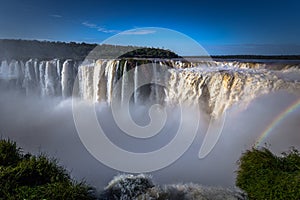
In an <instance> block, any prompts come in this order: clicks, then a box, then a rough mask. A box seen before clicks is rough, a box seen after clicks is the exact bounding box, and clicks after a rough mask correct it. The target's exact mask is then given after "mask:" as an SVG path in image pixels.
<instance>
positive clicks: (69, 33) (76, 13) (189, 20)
mask: <svg viewBox="0 0 300 200" xmlns="http://www.w3.org/2000/svg"><path fill="white" fill-rule="evenodd" d="M0 5H1V6H0V27H1V28H0V38H22V39H39V40H54V41H76V42H88V43H101V42H102V41H104V40H106V39H107V38H109V37H111V36H113V35H115V34H117V33H120V32H121V31H125V30H128V29H133V28H141V27H163V28H168V29H172V30H176V31H179V32H181V33H184V34H186V35H188V36H189V37H191V38H193V39H194V40H195V41H197V42H198V43H199V44H201V45H202V46H203V47H205V49H206V50H207V51H208V52H209V53H210V54H254V53H256V54H258V53H259V54H300V39H299V35H300V22H299V20H300V12H299V10H300V2H299V1H296V0H286V1H267V0H261V1H259V0H252V1H241V0H239V1H237V0H226V1H216V0H210V1H201V0H198V1H196V0H193V1H190V0H185V1H163V0H160V1H158V0H151V1H150V0H148V1H143V0H128V1H124V0H123V1H121V0H109V1H104V0H97V1H92V0H87V1H76V0H72V1H71V0H65V1H63V0H61V1H56V0H51V1H49V0H6V1H4V0H0ZM140 31H142V32H139V33H138V32H136V33H132V34H133V35H134V34H135V35H150V34H154V33H153V32H152V33H151V31H149V30H147V29H145V30H140ZM257 52H258V53H257Z"/></svg>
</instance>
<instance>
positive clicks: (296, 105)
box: [254, 99, 300, 148]
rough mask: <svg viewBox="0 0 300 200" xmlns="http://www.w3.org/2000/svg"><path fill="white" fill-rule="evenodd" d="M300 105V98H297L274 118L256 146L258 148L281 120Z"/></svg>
mask: <svg viewBox="0 0 300 200" xmlns="http://www.w3.org/2000/svg"><path fill="white" fill-rule="evenodd" d="M299 106H300V99H298V100H296V101H295V102H294V103H292V104H291V105H290V106H288V107H287V108H286V109H285V110H284V111H282V112H281V113H280V114H278V115H277V116H276V118H275V119H274V120H272V122H271V123H270V124H269V125H268V126H267V127H266V128H265V130H264V131H263V132H262V134H261V135H260V136H259V137H258V138H257V140H256V142H255V144H254V147H255V148H257V147H258V146H259V145H260V144H261V143H262V141H263V140H264V139H265V138H266V137H267V136H268V134H269V133H270V132H271V131H272V130H273V129H274V128H275V127H276V125H277V124H278V123H279V122H281V121H282V120H283V119H284V118H285V117H286V116H288V115H289V114H290V113H292V112H293V111H294V110H296V109H297V108H298V107H299Z"/></svg>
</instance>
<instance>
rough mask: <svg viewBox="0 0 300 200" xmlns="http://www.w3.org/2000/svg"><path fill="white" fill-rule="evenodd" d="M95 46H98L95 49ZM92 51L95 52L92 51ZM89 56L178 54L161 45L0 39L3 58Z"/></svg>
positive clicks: (140, 56)
mask: <svg viewBox="0 0 300 200" xmlns="http://www.w3.org/2000/svg"><path fill="white" fill-rule="evenodd" d="M95 47H97V48H96V49H95ZM92 50H93V53H92V54H90V52H91V51H92ZM88 55H89V57H90V58H95V59H99V58H116V56H117V57H122V58H125V57H130V58H131V57H138V58H178V55H177V54H175V53H173V52H171V51H170V50H164V49H158V48H148V47H135V46H118V45H107V44H103V45H97V44H87V43H75V42H70V43H66V42H50V41H37V40H10V39H2V40H0V59H1V60H3V59H16V60H28V59H30V58H36V59H43V60H47V59H54V58H59V59H73V60H84V59H85V58H86V57H87V56H88Z"/></svg>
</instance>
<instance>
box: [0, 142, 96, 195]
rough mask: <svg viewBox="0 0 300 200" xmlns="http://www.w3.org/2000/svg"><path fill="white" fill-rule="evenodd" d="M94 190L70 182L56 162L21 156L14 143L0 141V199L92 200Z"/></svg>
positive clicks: (42, 156) (38, 157)
mask: <svg viewBox="0 0 300 200" xmlns="http://www.w3.org/2000/svg"><path fill="white" fill-rule="evenodd" d="M93 192H94V190H93V189H92V188H91V187H89V186H87V185H86V184H84V183H82V182H81V183H77V182H75V181H73V180H71V178H70V176H69V174H68V173H67V171H66V170H65V169H64V168H62V167H60V166H58V164H57V161H56V160H54V159H49V158H47V157H46V156H45V155H40V156H33V155H30V154H26V155H23V154H22V153H21V149H20V148H18V147H17V145H16V143H15V142H12V141H10V140H0V199H11V200H14V199H33V200H34V199H70V200H71V199H76V200H77V199H83V200H85V199H95V197H94V194H93Z"/></svg>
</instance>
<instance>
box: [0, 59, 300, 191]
mask: <svg viewBox="0 0 300 200" xmlns="http://www.w3.org/2000/svg"><path fill="white" fill-rule="evenodd" d="M0 64H1V66H0V91H1V95H0V110H1V115H0V129H1V130H0V131H1V133H0V134H2V135H1V136H4V137H9V138H11V139H13V140H16V141H17V142H18V144H19V145H20V146H21V147H23V148H24V151H25V152H27V151H31V152H34V153H39V152H41V151H42V152H47V154H49V155H50V156H51V157H52V156H54V157H56V158H58V159H59V161H60V163H61V164H62V165H64V166H66V168H67V169H69V170H70V171H72V175H73V176H74V177H76V179H77V180H81V179H82V178H85V179H86V180H87V181H88V183H91V184H92V185H93V186H96V187H97V188H99V189H100V190H102V189H103V187H104V186H105V185H107V183H108V182H109V180H111V179H112V177H113V176H116V175H117V174H118V173H120V172H119V171H117V170H114V169H111V168H109V167H107V166H105V165H103V164H102V163H101V162H98V161H97V160H96V159H95V158H94V157H92V155H91V154H90V153H89V152H88V151H87V150H86V148H85V147H84V145H83V144H82V141H81V140H80V138H79V136H78V133H77V129H76V126H75V124H74V118H73V110H72V102H71V101H70V99H69V97H72V95H74V96H75V97H76V99H78V98H79V99H83V100H84V102H90V101H91V102H101V103H99V104H97V106H95V107H96V110H97V114H98V121H99V124H100V125H101V126H102V128H103V129H104V131H105V133H107V137H108V138H109V139H110V140H111V141H112V142H113V143H115V144H116V145H118V146H120V147H121V148H123V149H126V150H128V151H131V152H138V153H144V152H150V151H154V150H157V149H159V148H162V147H164V146H165V145H166V144H168V143H169V141H170V140H172V138H174V136H175V135H176V133H177V129H178V127H179V125H180V124H181V121H180V119H181V118H180V113H179V114H178V113H177V110H176V109H175V111H173V110H171V111H170V113H168V114H169V115H168V118H167V121H166V124H165V126H164V128H163V129H162V131H161V133H159V134H158V135H156V136H154V137H152V138H149V139H147V140H143V139H137V138H133V137H129V136H128V135H126V134H124V132H122V130H120V128H119V127H118V126H117V125H116V123H115V121H114V116H113V115H112V113H111V110H110V104H112V103H113V102H114V100H117V102H119V103H124V102H126V101H131V102H134V103H137V105H140V104H143V102H147V101H151V102H158V103H160V104H162V105H170V106H171V107H172V106H173V105H174V106H173V107H175V108H176V105H178V104H181V103H186V104H199V105H200V106H201V109H202V110H204V111H206V112H207V113H209V114H210V115H211V116H213V117H216V118H218V117H219V116H220V115H221V114H222V113H224V112H225V111H226V110H229V111H228V114H227V118H226V122H225V125H224V129H223V132H222V135H221V136H220V139H219V141H218V143H217V144H216V146H215V147H214V149H213V150H212V152H211V153H210V154H209V155H208V156H207V157H206V158H205V159H198V157H197V156H198V153H199V149H200V147H201V145H202V143H203V142H202V141H203V139H204V138H205V130H206V129H207V121H205V120H206V119H205V120H202V118H201V120H200V123H199V128H198V130H197V137H196V138H195V141H194V142H193V144H192V145H191V147H190V148H189V149H188V151H186V152H185V154H184V155H183V156H182V157H180V159H178V160H177V161H176V162H174V163H173V164H172V165H170V166H168V167H166V168H164V169H161V170H158V171H155V172H153V173H151V174H153V178H154V179H155V180H156V181H157V182H158V184H176V183H180V182H185V183H187V182H194V183H199V184H203V185H210V186H223V187H230V188H234V185H235V184H234V182H235V180H234V179H235V174H234V171H235V170H236V161H237V160H238V159H239V158H240V156H241V153H242V152H243V151H244V150H246V149H249V148H251V146H252V145H253V144H254V143H255V142H256V139H257V138H258V137H259V136H260V134H261V133H262V132H264V130H265V129H266V127H267V126H268V124H269V123H271V122H272V121H273V119H274V118H275V117H276V116H277V115H278V114H279V113H281V112H282V111H283V110H285V109H286V108H287V107H288V106H289V105H290V104H292V103H293V102H294V101H296V100H297V99H298V98H299V94H300V67H299V65H297V64H284V63H280V62H277V61H274V62H265V63H251V62H236V61H201V60H196V59H195V60H193V61H191V62H188V61H186V60H159V59H157V60H153V59H115V60H98V61H90V62H83V63H78V62H75V61H72V60H58V59H56V60H48V61H46V60H44V61H43V60H36V59H31V60H28V61H20V60H19V61H16V60H3V61H1V62H0ZM126 72H127V73H126ZM144 83H146V85H143V86H141V84H144ZM128 91H129V94H128ZM128 96H129V97H130V98H129V100H128ZM80 102H81V101H80ZM133 105H134V104H133ZM247 105H248V106H247ZM240 107H241V108H243V109H240ZM145 110H146V111H145V112H144V108H143V107H142V108H141V107H138V106H137V108H135V110H134V111H133V115H134V116H133V117H132V118H134V120H136V119H137V120H136V121H138V122H139V120H141V121H142V123H141V124H142V125H144V124H147V123H149V119H148V109H145ZM193 117H194V116H193V114H192V113H191V114H189V116H188V117H187V119H186V120H184V123H187V124H188V126H191V127H192V126H194V125H193V124H192V121H193V120H191V119H192V118H193ZM201 117H202V116H201ZM299 117H300V116H299V112H294V113H291V115H290V118H289V119H288V120H286V121H284V120H283V121H282V122H281V124H279V125H278V127H277V128H275V129H273V131H272V136H271V137H269V138H268V139H267V141H268V142H270V141H271V142H270V143H271V144H272V148H273V149H274V150H275V151H276V152H277V153H279V152H282V151H285V150H286V149H287V148H288V147H290V146H291V145H294V146H296V147H298V148H299V142H298V141H299V139H300V138H299V134H298V130H299ZM86 121H88V119H86ZM144 121H145V122H146V123H143V122H144ZM237 122H238V123H237ZM186 134H189V132H188V131H187V133H186ZM99 146H101V141H99ZM156 189H157V190H156ZM177 190H180V191H181V192H180V195H184V196H188V195H189V192H186V191H193V192H196V193H197V194H198V191H199V190H205V191H204V192H207V193H206V194H207V195H208V196H210V195H213V196H214V194H212V193H210V189H203V188H202V187H200V186H197V185H182V186H180V185H169V186H168V187H167V188H154V190H153V191H152V190H149V191H148V192H149V193H146V194H145V195H150V196H151V195H156V193H167V194H168V193H169V191H175V192H177ZM214 191H215V190H214ZM221 193H222V192H221ZM170 194H171V193H170ZM201 194H202V193H201ZM218 194H219V192H218ZM199 195H200V194H199ZM224 195H227V193H226V194H224Z"/></svg>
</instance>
